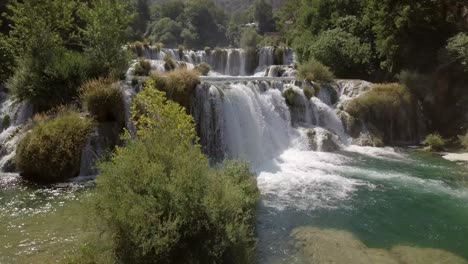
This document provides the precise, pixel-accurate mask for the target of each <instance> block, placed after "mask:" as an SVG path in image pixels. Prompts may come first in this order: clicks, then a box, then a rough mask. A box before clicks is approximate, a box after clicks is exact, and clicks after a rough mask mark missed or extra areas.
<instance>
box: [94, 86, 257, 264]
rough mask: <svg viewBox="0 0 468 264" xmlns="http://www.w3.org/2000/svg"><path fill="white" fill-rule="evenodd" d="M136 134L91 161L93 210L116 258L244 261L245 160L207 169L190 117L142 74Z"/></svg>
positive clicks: (249, 223) (250, 199)
mask: <svg viewBox="0 0 468 264" xmlns="http://www.w3.org/2000/svg"><path fill="white" fill-rule="evenodd" d="M132 115H133V119H134V123H135V125H136V127H137V129H138V138H137V139H129V141H128V142H127V144H126V146H125V147H122V148H118V149H117V151H116V153H115V154H114V155H113V157H112V158H111V159H110V160H109V161H105V162H102V163H101V164H100V166H99V168H100V172H101V174H100V176H99V177H98V179H97V188H96V194H95V209H96V215H97V217H98V219H100V220H102V225H101V227H102V228H103V231H104V232H105V234H107V235H108V236H109V237H110V238H111V239H112V242H113V243H111V244H112V245H113V247H114V248H113V252H115V256H116V259H117V260H118V261H119V262H122V263H251V262H252V261H253V257H254V249H255V247H254V246H255V238H254V234H253V230H254V225H255V223H254V221H253V220H254V215H255V214H254V209H255V205H256V201H257V199H258V197H259V192H258V189H257V187H256V181H255V178H254V176H253V175H252V173H251V172H250V170H249V167H248V165H247V164H244V163H239V162H232V163H227V164H226V166H225V168H224V172H223V171H222V170H217V171H214V170H213V169H211V168H210V167H209V164H208V159H207V158H206V157H205V156H204V155H203V154H202V153H201V150H200V146H199V145H198V144H196V143H195V144H194V142H196V133H195V126H194V121H193V118H192V117H191V116H189V115H187V114H186V113H185V109H184V108H183V107H181V106H180V105H178V104H176V103H174V102H172V101H169V100H168V99H167V98H166V97H165V95H164V92H160V91H158V90H157V89H155V88H154V81H152V80H150V81H149V82H148V83H147V84H146V87H145V89H144V90H143V91H142V92H141V93H140V94H138V95H137V96H136V98H135V100H134V103H133V105H132Z"/></svg>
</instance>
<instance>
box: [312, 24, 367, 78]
mask: <svg viewBox="0 0 468 264" xmlns="http://www.w3.org/2000/svg"><path fill="white" fill-rule="evenodd" d="M309 46H310V48H309V52H310V55H309V56H310V57H312V58H315V59H317V60H319V61H320V62H322V63H324V64H325V65H327V66H328V67H330V68H331V70H332V71H333V72H334V73H335V74H336V75H338V76H339V77H341V78H366V77H368V72H369V71H370V68H371V67H370V66H369V65H371V64H370V62H371V59H372V56H373V54H372V48H371V45H370V44H369V43H365V42H362V41H361V40H360V39H359V37H358V36H354V35H352V34H351V33H348V32H345V31H344V30H342V29H340V28H335V29H331V30H327V31H323V32H321V33H320V34H319V35H318V36H317V38H316V39H315V40H314V41H312V43H310V44H309Z"/></svg>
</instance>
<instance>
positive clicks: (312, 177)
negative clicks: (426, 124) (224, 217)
mask: <svg viewBox="0 0 468 264" xmlns="http://www.w3.org/2000/svg"><path fill="white" fill-rule="evenodd" d="M0 177H1V178H0V179H1V180H0V224H1V226H2V229H0V263H2V264H3V263H63V262H64V260H65V259H66V257H67V256H68V255H69V254H72V252H73V250H75V249H76V248H77V247H78V246H79V245H80V243H81V242H82V241H83V239H84V238H85V236H86V232H87V231H86V230H87V228H86V221H85V220H86V208H84V207H83V203H82V201H83V200H85V199H86V197H87V196H88V195H89V193H90V190H91V189H92V187H89V186H86V184H63V185H59V186H52V187H38V186H30V185H27V184H25V183H22V182H21V181H19V180H18V179H19V178H18V177H17V176H14V175H2V176H0ZM467 177H468V175H467V170H466V167H463V166H461V165H457V164H455V163H453V162H449V161H446V160H443V159H442V158H440V157H438V156H433V155H430V154H425V153H418V152H407V151H404V152H403V153H395V152H393V151H391V150H388V149H387V150H377V149H365V148H358V149H350V150H349V151H344V152H341V153H335V154H330V153H317V152H308V151H295V150H288V151H287V152H285V153H284V154H283V155H282V156H281V157H280V158H279V159H278V161H277V162H274V163H271V164H267V165H265V167H264V168H262V172H261V173H260V174H259V176H258V183H259V187H260V189H261V191H262V193H263V199H262V202H261V203H260V205H259V208H258V221H257V223H258V224H257V226H258V237H259V247H258V248H259V249H258V253H259V260H260V262H261V263H309V262H311V259H310V256H308V255H306V254H303V253H304V252H301V248H300V247H299V248H298V245H297V237H296V236H292V235H291V234H292V232H293V231H294V230H296V231H297V230H298V231H297V232H298V233H299V234H302V235H303V236H304V234H305V235H307V229H304V230H305V231H304V230H302V229H300V228H302V227H308V228H309V227H312V228H314V229H313V230H315V231H314V232H322V233H323V234H324V235H325V236H326V237H332V236H333V234H335V233H333V232H334V231H333V232H330V230H336V231H337V232H336V234H338V235H341V234H351V235H352V236H353V240H352V241H351V242H350V241H348V240H346V241H345V240H343V241H345V242H344V244H345V246H347V245H348V244H352V243H362V244H363V245H365V246H366V247H369V248H375V249H382V250H386V251H390V250H392V249H393V248H395V247H399V246H407V247H408V248H409V249H411V250H408V253H407V254H408V255H409V256H410V257H414V258H416V257H419V256H417V254H420V252H417V251H415V250H414V248H428V249H431V250H433V249H438V250H441V252H443V253H444V254H445V255H442V256H446V254H449V255H450V256H452V255H453V256H458V257H460V258H464V259H466V260H468V189H467V188H466V186H467V184H466V178H467ZM298 228H299V229H298ZM301 232H302V233H301ZM344 236H345V235H344ZM337 237H338V238H337V239H341V237H339V236H337ZM302 246H304V245H302ZM306 246H307V245H306ZM341 246H343V245H341ZM361 247H362V246H361ZM312 249H313V250H320V251H321V252H324V253H326V254H328V253H327V252H332V253H330V255H333V254H334V253H333V252H335V251H334V250H336V249H334V248H332V249H330V248H327V244H326V243H325V242H324V241H321V240H317V241H316V243H315V244H314V247H313V248H312ZM343 250H347V251H346V252H351V251H353V252H354V251H357V250H356V248H350V249H343ZM427 252H429V253H431V252H432V251H424V254H426V253H427ZM426 255H427V254H426ZM429 255H430V254H429ZM354 257H355V259H357V261H355V262H354V263H366V262H365V261H364V260H361V259H359V258H360V257H361V255H359V254H356V255H355V256H354ZM431 258H432V259H433V260H434V262H427V261H426V263H439V260H438V259H437V258H438V255H437V256H436V257H431ZM457 260H459V259H458V258H457ZM314 261H315V263H324V262H320V260H314ZM335 263H340V262H339V261H336V262H335ZM350 263H351V262H350ZM414 263H424V262H414ZM441 263H450V258H449V262H441Z"/></svg>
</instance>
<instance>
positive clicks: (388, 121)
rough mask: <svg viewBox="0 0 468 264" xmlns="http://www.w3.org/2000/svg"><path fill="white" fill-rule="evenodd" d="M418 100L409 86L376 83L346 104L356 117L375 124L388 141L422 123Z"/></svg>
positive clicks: (401, 138)
mask: <svg viewBox="0 0 468 264" xmlns="http://www.w3.org/2000/svg"><path fill="white" fill-rule="evenodd" d="M414 104H415V101H414V99H413V97H412V96H411V93H410V92H409V91H408V89H407V88H406V87H405V86H403V85H400V84H398V83H387V84H374V85H373V86H372V87H371V90H370V91H368V92H367V93H365V94H364V95H362V96H359V97H357V98H354V99H353V100H351V101H350V102H349V103H348V104H347V105H346V107H345V110H346V112H348V113H349V114H351V115H352V116H354V117H357V118H361V119H362V120H363V121H365V122H369V123H370V124H372V125H374V126H375V127H376V128H377V129H378V130H379V132H380V133H382V134H383V136H384V138H383V139H384V141H385V142H386V143H388V142H391V141H393V140H403V141H404V140H410V139H409V138H405V137H406V136H407V135H408V134H407V131H414V129H415V127H416V126H417V124H418V121H417V114H416V110H415V105H414Z"/></svg>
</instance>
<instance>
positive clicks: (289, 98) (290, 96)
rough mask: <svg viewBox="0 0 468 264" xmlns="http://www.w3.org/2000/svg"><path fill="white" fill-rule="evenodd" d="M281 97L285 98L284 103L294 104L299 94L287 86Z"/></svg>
mask: <svg viewBox="0 0 468 264" xmlns="http://www.w3.org/2000/svg"><path fill="white" fill-rule="evenodd" d="M283 97H284V99H285V100H286V104H287V105H288V106H294V105H295V104H296V102H297V98H298V97H299V95H298V94H297V92H296V91H294V89H292V88H289V89H287V90H285V91H284V92H283Z"/></svg>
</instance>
